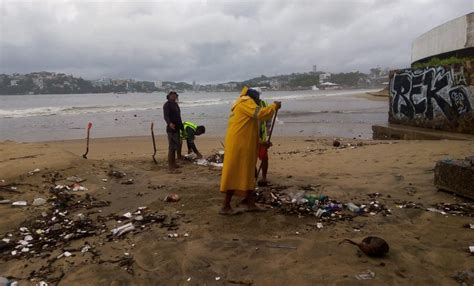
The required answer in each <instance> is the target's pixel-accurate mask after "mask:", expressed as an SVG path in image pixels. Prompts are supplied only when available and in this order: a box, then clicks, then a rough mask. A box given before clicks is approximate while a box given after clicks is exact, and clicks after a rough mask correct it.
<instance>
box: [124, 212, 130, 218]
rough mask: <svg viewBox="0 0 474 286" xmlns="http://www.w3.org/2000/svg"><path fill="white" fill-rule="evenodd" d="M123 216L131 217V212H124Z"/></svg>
mask: <svg viewBox="0 0 474 286" xmlns="http://www.w3.org/2000/svg"><path fill="white" fill-rule="evenodd" d="M122 216H123V217H125V218H128V219H131V218H132V213H131V212H126V213H124V214H123V215H122Z"/></svg>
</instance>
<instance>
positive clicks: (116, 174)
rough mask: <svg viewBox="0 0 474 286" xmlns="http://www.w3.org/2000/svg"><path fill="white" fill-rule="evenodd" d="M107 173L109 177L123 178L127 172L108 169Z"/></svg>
mask: <svg viewBox="0 0 474 286" xmlns="http://www.w3.org/2000/svg"><path fill="white" fill-rule="evenodd" d="M107 175H109V176H110V177H115V178H119V179H121V178H123V177H125V176H126V175H127V173H124V172H121V171H118V170H110V171H109V172H108V173H107Z"/></svg>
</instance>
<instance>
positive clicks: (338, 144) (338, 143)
mask: <svg viewBox="0 0 474 286" xmlns="http://www.w3.org/2000/svg"><path fill="white" fill-rule="evenodd" d="M332 146H334V147H340V146H341V141H339V140H337V139H335V140H334V141H332Z"/></svg>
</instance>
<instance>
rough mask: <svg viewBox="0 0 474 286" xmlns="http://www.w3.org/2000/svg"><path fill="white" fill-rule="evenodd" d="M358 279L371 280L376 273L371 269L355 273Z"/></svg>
mask: <svg viewBox="0 0 474 286" xmlns="http://www.w3.org/2000/svg"><path fill="white" fill-rule="evenodd" d="M355 278H357V280H371V279H374V278H375V273H374V272H373V271H371V270H366V271H363V272H360V273H359V274H356V275H355Z"/></svg>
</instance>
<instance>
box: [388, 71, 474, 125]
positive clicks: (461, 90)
mask: <svg viewBox="0 0 474 286" xmlns="http://www.w3.org/2000/svg"><path fill="white" fill-rule="evenodd" d="M390 97H391V101H390V102H391V113H392V115H393V116H394V117H395V118H397V119H415V118H423V119H428V120H432V119H434V118H437V117H439V116H444V117H445V118H446V119H447V120H449V121H454V120H457V119H458V118H459V116H461V115H462V114H464V113H467V112H471V110H472V106H471V102H470V91H469V88H468V86H467V81H466V78H465V77H464V70H463V67H462V66H461V67H460V68H458V69H455V68H454V67H451V68H445V67H442V66H440V67H432V68H426V69H419V70H410V69H408V70H400V71H396V72H395V73H394V74H393V76H392V77H391V79H390Z"/></svg>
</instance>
